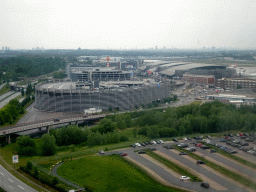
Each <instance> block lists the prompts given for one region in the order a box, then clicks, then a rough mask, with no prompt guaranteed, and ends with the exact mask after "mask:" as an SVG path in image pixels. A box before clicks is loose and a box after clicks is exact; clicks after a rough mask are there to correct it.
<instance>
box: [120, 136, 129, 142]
mask: <svg viewBox="0 0 256 192" xmlns="http://www.w3.org/2000/svg"><path fill="white" fill-rule="evenodd" d="M120 141H121V142H124V141H129V139H128V137H126V136H124V135H122V136H121V137H120Z"/></svg>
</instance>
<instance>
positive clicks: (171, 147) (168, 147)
mask: <svg viewBox="0 0 256 192" xmlns="http://www.w3.org/2000/svg"><path fill="white" fill-rule="evenodd" d="M164 148H166V149H174V147H173V146H171V145H166V146H164Z"/></svg>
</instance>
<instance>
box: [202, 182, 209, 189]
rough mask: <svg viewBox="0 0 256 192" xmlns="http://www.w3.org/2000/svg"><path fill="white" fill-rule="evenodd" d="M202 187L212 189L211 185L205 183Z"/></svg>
mask: <svg viewBox="0 0 256 192" xmlns="http://www.w3.org/2000/svg"><path fill="white" fill-rule="evenodd" d="M201 186H202V187H204V188H209V187H210V185H209V184H208V183H205V182H202V183H201Z"/></svg>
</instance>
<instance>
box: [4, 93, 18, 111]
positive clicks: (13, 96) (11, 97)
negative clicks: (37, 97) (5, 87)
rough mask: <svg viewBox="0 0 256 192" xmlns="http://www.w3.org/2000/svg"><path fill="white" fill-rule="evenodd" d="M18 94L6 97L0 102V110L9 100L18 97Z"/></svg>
mask: <svg viewBox="0 0 256 192" xmlns="http://www.w3.org/2000/svg"><path fill="white" fill-rule="evenodd" d="M10 92H11V91H10ZM10 92H8V93H10ZM20 94H21V93H20V92H17V93H14V94H13V95H11V96H10V97H8V98H7V99H5V100H3V101H2V102H0V109H1V108H3V107H4V106H5V105H6V104H7V103H8V102H9V101H10V100H12V99H14V98H15V97H17V96H19V95H20Z"/></svg>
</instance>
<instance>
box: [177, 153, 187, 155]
mask: <svg viewBox="0 0 256 192" xmlns="http://www.w3.org/2000/svg"><path fill="white" fill-rule="evenodd" d="M179 155H188V154H187V153H185V152H180V153H179Z"/></svg>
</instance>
